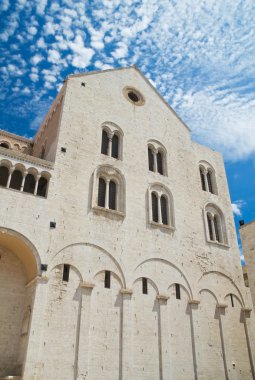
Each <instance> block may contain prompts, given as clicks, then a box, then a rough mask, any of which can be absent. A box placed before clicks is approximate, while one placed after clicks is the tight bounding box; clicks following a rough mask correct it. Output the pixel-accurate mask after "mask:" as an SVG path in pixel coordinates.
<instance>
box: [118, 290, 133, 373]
mask: <svg viewBox="0 0 255 380" xmlns="http://www.w3.org/2000/svg"><path fill="white" fill-rule="evenodd" d="M120 292H121V294H122V347H121V349H122V353H121V356H122V368H121V369H122V378H121V379H122V380H130V379H133V329H132V318H133V315H132V314H133V313H132V294H133V291H132V290H131V289H121V291H120Z"/></svg>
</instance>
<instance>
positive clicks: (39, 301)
mask: <svg viewBox="0 0 255 380" xmlns="http://www.w3.org/2000/svg"><path fill="white" fill-rule="evenodd" d="M26 287H34V292H35V296H34V303H33V305H32V313H31V321H30V329H29V337H28V345H27V352H26V355H25V357H26V360H25V363H24V368H23V374H22V378H23V379H34V378H38V379H39V378H41V377H42V375H43V368H44V363H43V362H42V359H41V353H42V349H43V339H44V338H43V336H44V323H45V319H44V318H43V315H44V313H45V310H46V304H47V291H48V278H47V277H46V276H38V277H36V278H35V279H34V280H32V281H30V283H28V284H27V285H26Z"/></svg>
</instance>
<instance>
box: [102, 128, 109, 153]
mask: <svg viewBox="0 0 255 380" xmlns="http://www.w3.org/2000/svg"><path fill="white" fill-rule="evenodd" d="M108 145H109V138H108V135H107V132H106V131H105V130H104V129H103V130H102V143H101V153H102V154H105V155H107V154H108Z"/></svg>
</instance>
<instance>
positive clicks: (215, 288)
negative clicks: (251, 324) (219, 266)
mask: <svg viewBox="0 0 255 380" xmlns="http://www.w3.org/2000/svg"><path fill="white" fill-rule="evenodd" d="M214 275H215V276H216V278H217V276H218V278H224V279H225V286H224V287H223V286H222V283H221V282H220V283H217V280H216V281H212V280H210V279H209V280H208V281H207V276H214ZM198 283H200V284H201V288H200V290H201V289H203V288H205V289H209V290H210V291H211V292H212V293H213V294H215V297H216V299H217V300H218V301H219V303H221V302H222V301H223V300H224V298H225V296H226V293H229V294H230V293H234V294H235V295H236V296H237V297H238V298H239V299H240V301H241V304H242V307H244V306H245V302H244V298H243V295H242V293H241V291H240V289H239V287H238V286H237V285H236V284H235V282H234V280H233V279H232V278H231V277H230V276H228V275H227V274H226V273H223V272H220V271H209V272H206V273H203V275H202V276H201V277H200V279H199V281H198ZM224 288H225V289H226V288H227V289H228V291H227V292H224V293H223V292H222V291H221V289H224ZM200 290H199V292H200ZM234 290H235V291H234Z"/></svg>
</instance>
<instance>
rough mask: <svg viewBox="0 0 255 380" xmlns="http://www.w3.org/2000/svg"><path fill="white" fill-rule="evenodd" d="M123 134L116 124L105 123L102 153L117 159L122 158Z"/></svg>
mask: <svg viewBox="0 0 255 380" xmlns="http://www.w3.org/2000/svg"><path fill="white" fill-rule="evenodd" d="M122 141H123V132H122V131H121V129H120V128H119V126H117V125H116V124H114V123H112V122H105V123H103V126H102V141H101V153H102V154H105V155H106V156H111V157H113V158H116V159H121V158H122Z"/></svg>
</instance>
